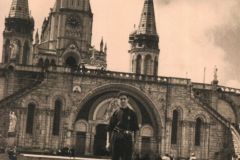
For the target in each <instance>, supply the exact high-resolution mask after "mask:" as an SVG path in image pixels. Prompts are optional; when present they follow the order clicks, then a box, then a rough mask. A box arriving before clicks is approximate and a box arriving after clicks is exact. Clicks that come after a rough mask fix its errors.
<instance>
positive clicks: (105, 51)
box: [104, 43, 107, 53]
mask: <svg viewBox="0 0 240 160" xmlns="http://www.w3.org/2000/svg"><path fill="white" fill-rule="evenodd" d="M104 53H107V43H105V47H104Z"/></svg>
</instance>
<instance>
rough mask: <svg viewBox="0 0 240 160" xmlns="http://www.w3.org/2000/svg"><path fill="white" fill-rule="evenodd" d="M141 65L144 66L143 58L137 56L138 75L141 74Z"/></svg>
mask: <svg viewBox="0 0 240 160" xmlns="http://www.w3.org/2000/svg"><path fill="white" fill-rule="evenodd" d="M141 64H142V57H141V55H138V56H137V64H136V73H137V74H141Z"/></svg>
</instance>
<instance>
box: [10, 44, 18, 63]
mask: <svg viewBox="0 0 240 160" xmlns="http://www.w3.org/2000/svg"><path fill="white" fill-rule="evenodd" d="M18 52H19V46H18V43H17V40H12V41H11V42H10V59H15V58H16V56H17V54H18Z"/></svg>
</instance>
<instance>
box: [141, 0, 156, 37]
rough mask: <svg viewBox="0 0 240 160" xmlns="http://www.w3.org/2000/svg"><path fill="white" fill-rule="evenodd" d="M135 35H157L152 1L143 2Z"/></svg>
mask: <svg viewBox="0 0 240 160" xmlns="http://www.w3.org/2000/svg"><path fill="white" fill-rule="evenodd" d="M137 33H139V34H157V30H156V21H155V13H154V5H153V0H145V1H144V6H143V9H142V14H141V19H140V23H139V25H138V31H137Z"/></svg>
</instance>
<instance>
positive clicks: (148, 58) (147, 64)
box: [144, 55, 152, 75]
mask: <svg viewBox="0 0 240 160" xmlns="http://www.w3.org/2000/svg"><path fill="white" fill-rule="evenodd" d="M151 61H152V60H151V56H150V55H147V56H146V57H145V61H144V68H145V70H144V74H147V75H150V74H151V68H152V63H151Z"/></svg>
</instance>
